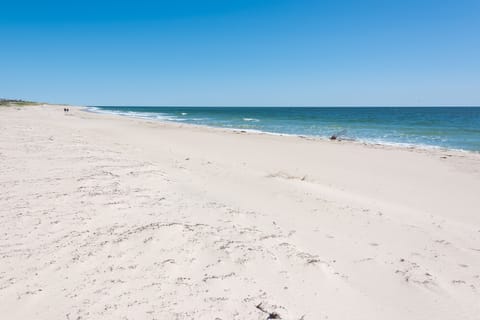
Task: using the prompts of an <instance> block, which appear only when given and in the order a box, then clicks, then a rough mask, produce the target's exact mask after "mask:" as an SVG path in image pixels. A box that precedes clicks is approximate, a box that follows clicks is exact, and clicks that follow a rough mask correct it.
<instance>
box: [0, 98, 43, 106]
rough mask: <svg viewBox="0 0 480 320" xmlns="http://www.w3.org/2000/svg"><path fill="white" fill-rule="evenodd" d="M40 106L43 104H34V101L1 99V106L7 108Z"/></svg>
mask: <svg viewBox="0 0 480 320" xmlns="http://www.w3.org/2000/svg"><path fill="white" fill-rule="evenodd" d="M38 104H41V103H40V102H33V101H25V100H18V99H1V98H0V106H6V107H21V106H30V105H38Z"/></svg>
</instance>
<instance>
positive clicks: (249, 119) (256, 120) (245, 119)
mask: <svg viewBox="0 0 480 320" xmlns="http://www.w3.org/2000/svg"><path fill="white" fill-rule="evenodd" d="M243 121H253V122H259V121H260V120H258V119H255V118H243Z"/></svg>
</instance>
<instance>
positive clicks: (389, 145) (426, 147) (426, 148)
mask: <svg viewBox="0 0 480 320" xmlns="http://www.w3.org/2000/svg"><path fill="white" fill-rule="evenodd" d="M75 108H79V109H81V110H82V111H84V112H89V113H95V114H101V115H107V116H118V117H127V118H131V119H137V120H144V121H153V122H159V123H163V124H178V125H180V126H191V127H198V128H205V129H207V130H210V129H211V130H219V131H220V132H234V133H246V134H254V135H255V134H257V135H272V136H280V137H295V138H300V139H308V140H312V141H321V142H332V143H335V142H340V143H352V144H357V145H364V146H367V147H372V148H375V147H380V148H382V147H386V148H398V149H402V150H410V151H412V150H414V151H420V152H421V151H426V152H429V151H432V152H435V151H436V152H441V153H452V152H453V153H460V154H462V153H467V154H473V155H480V150H466V149H456V148H446V147H441V146H434V145H425V144H408V143H401V142H373V141H368V140H360V139H358V140H355V139H342V138H340V139H338V140H336V141H331V140H330V139H329V138H328V137H323V136H310V135H301V134H289V133H276V132H269V131H261V130H256V129H243V128H226V127H217V126H210V125H206V124H194V123H185V122H182V121H176V120H166V119H152V118H148V117H142V116H135V115H127V114H117V113H114V112H108V111H96V110H91V108H96V107H91V106H75Z"/></svg>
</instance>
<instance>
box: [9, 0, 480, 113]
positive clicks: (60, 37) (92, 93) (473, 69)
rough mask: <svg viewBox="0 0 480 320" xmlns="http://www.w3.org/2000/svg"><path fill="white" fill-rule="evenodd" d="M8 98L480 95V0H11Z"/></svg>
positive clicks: (458, 101) (395, 99)
mask: <svg viewBox="0 0 480 320" xmlns="http://www.w3.org/2000/svg"><path fill="white" fill-rule="evenodd" d="M0 9H1V13H0V40H1V48H0V97H6V98H23V99H31V100H37V101H47V102H58V103H71V104H83V105H237V106H241V105H249V106H252V105H258V106H260V105H280V106H285V105H292V106H307V105H308V106H332V105H480V0H396V1H393V0H391V1H390V0H363V1H362V0H335V1H334V0H328V1H322V0H316V1H314V0H256V1H254V0H197V1H195V0H172V1H142V0H136V1H122V0H116V1H100V0H96V1H92V0H83V1H68V0H62V1H49V0H44V1H23V0H15V1H7V0H0Z"/></svg>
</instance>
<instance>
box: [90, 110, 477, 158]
mask: <svg viewBox="0 0 480 320" xmlns="http://www.w3.org/2000/svg"><path fill="white" fill-rule="evenodd" d="M90 110H91V111H95V112H106V113H114V114H120V115H126V116H132V117H140V118H146V119H153V120H167V121H175V122H183V123H192V124H197V125H207V126H212V127H222V128H231V129H242V130H257V131H263V132H269V133H277V134H292V135H304V136H316V137H325V138H327V137H330V136H331V135H332V134H338V133H339V134H340V137H341V138H344V139H353V140H357V141H364V142H371V143H382V144H401V145H413V146H421V147H440V148H448V149H463V150H469V151H477V152H480V107H408V108H407V107H351V108H350V107H349V108H333V107H332V108H330V107H321V108H296V107H136V106H131V107H116V106H96V107H90Z"/></svg>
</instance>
